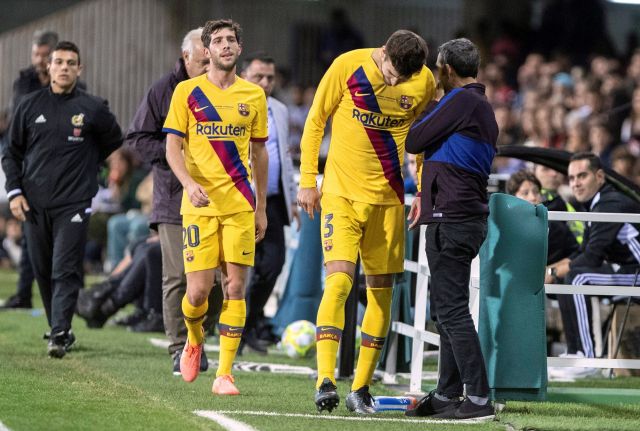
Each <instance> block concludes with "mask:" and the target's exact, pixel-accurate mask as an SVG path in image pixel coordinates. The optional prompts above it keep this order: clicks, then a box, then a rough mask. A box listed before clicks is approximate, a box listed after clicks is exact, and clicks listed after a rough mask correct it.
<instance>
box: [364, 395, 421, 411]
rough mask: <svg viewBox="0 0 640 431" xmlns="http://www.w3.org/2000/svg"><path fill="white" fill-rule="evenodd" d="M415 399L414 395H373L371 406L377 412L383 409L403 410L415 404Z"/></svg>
mask: <svg viewBox="0 0 640 431" xmlns="http://www.w3.org/2000/svg"><path fill="white" fill-rule="evenodd" d="M416 402H417V401H416V399H415V398H414V397H406V396H400V397H387V396H379V397H373V403H374V404H373V406H374V408H375V409H376V411H377V412H384V411H405V410H408V409H412V408H414V407H415V406H416Z"/></svg>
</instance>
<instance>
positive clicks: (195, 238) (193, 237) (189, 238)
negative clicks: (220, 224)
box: [182, 224, 200, 249]
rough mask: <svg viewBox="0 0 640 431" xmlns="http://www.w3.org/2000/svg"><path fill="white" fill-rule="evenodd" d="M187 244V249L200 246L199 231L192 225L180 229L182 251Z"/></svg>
mask: <svg viewBox="0 0 640 431" xmlns="http://www.w3.org/2000/svg"><path fill="white" fill-rule="evenodd" d="M187 244H188V245H189V247H197V246H198V245H199V244H200V230H199V229H198V226H196V225H194V224H192V225H189V226H187V227H186V228H184V227H183V228H182V245H183V248H184V249H186V248H187Z"/></svg>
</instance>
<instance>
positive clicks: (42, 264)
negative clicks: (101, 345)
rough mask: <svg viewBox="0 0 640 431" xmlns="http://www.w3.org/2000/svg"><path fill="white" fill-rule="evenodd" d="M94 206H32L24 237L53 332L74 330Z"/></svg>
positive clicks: (84, 204) (85, 203)
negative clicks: (74, 315) (92, 207)
mask: <svg viewBox="0 0 640 431" xmlns="http://www.w3.org/2000/svg"><path fill="white" fill-rule="evenodd" d="M90 205H91V203H90V202H89V201H87V202H80V203H75V204H71V205H65V206H62V207H58V208H49V209H43V208H36V207H34V206H31V210H30V211H29V213H28V218H27V222H26V223H25V235H26V238H27V244H28V247H29V254H30V256H31V264H32V267H33V272H34V274H35V277H36V281H37V282H38V287H39V288H40V296H41V297H42V302H43V304H44V309H45V312H46V313H47V320H48V322H49V326H50V327H51V333H52V334H53V333H57V332H60V331H68V330H69V329H71V319H72V318H73V312H74V310H75V307H76V301H77V299H78V291H79V290H80V289H81V288H82V286H83V281H84V280H83V277H84V273H83V267H82V262H83V260H84V248H85V244H86V241H87V228H88V226H89V214H88V213H85V210H86V209H87V208H89V207H90Z"/></svg>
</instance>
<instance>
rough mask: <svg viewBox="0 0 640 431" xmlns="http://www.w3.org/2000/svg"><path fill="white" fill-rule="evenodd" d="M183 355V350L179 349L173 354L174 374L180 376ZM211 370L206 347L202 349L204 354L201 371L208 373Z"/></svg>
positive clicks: (201, 360) (201, 359)
mask: <svg viewBox="0 0 640 431" xmlns="http://www.w3.org/2000/svg"><path fill="white" fill-rule="evenodd" d="M181 356H182V350H177V351H176V352H175V353H174V354H173V375H174V376H180V375H182V373H180V357H181ZM207 370H209V360H208V359H207V354H206V353H205V351H204V349H202V354H201V355H200V372H201V373H206V372H207Z"/></svg>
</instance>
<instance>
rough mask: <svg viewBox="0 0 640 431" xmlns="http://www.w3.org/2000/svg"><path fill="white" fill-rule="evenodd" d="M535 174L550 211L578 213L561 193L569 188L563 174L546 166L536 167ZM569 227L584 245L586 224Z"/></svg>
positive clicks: (572, 224)
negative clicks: (562, 189)
mask: <svg viewBox="0 0 640 431" xmlns="http://www.w3.org/2000/svg"><path fill="white" fill-rule="evenodd" d="M533 173H534V175H535V177H536V179H537V180H538V181H539V182H540V195H541V196H542V202H543V203H544V205H545V206H546V207H547V208H548V209H549V211H567V212H576V209H575V206H574V205H573V204H572V203H571V202H567V201H566V200H565V199H564V198H563V197H562V196H563V195H562V194H561V193H560V189H561V188H562V187H565V188H566V187H567V186H566V185H565V184H564V181H565V176H564V175H563V174H561V173H560V172H558V171H556V170H555V169H552V168H549V167H547V166H544V165H535V167H534V170H533ZM567 225H568V226H569V229H570V230H571V233H572V234H573V236H574V237H575V240H576V241H577V242H578V244H580V243H582V237H583V235H584V223H583V222H581V221H570V222H567ZM562 257H566V256H562ZM554 262H555V261H554Z"/></svg>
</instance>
